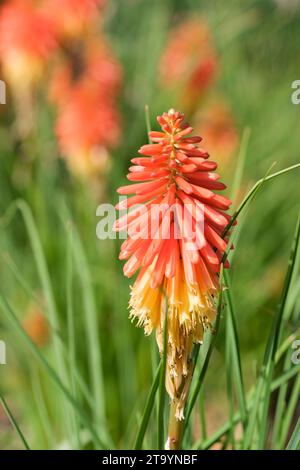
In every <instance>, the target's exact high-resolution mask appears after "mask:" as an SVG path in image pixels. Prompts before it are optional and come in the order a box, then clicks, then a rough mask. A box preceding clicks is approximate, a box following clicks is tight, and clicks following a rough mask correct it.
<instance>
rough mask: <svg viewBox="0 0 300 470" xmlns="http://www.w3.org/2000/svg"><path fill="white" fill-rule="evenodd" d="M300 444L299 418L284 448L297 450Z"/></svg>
mask: <svg viewBox="0 0 300 470" xmlns="http://www.w3.org/2000/svg"><path fill="white" fill-rule="evenodd" d="M299 446H300V418H299V419H298V421H297V424H296V426H295V429H294V431H293V434H292V435H291V438H290V440H289V443H288V445H287V447H286V450H297V449H299Z"/></svg>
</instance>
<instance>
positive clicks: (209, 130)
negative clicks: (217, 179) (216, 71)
mask: <svg viewBox="0 0 300 470" xmlns="http://www.w3.org/2000/svg"><path fill="white" fill-rule="evenodd" d="M193 121H194V122H193V124H194V127H195V130H196V131H197V132H199V133H201V135H205V145H206V147H207V148H208V149H209V152H210V154H211V155H213V156H214V158H215V159H216V160H217V161H218V163H219V164H220V165H223V164H224V165H225V164H227V163H228V162H229V160H230V159H231V158H232V157H233V155H234V152H235V151H236V149H237V147H238V144H239V137H238V131H237V129H236V126H235V122H234V118H233V116H232V113H231V111H230V108H229V106H228V105H227V104H226V103H225V102H224V101H217V102H213V103H210V104H209V105H207V106H205V107H204V108H202V109H201V110H200V111H199V112H198V113H197V114H196V116H195V118H194V120H193Z"/></svg>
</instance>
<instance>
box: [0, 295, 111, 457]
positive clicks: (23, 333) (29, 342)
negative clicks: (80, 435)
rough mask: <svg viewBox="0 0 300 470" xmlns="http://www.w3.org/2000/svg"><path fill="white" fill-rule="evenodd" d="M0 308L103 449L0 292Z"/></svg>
mask: <svg viewBox="0 0 300 470" xmlns="http://www.w3.org/2000/svg"><path fill="white" fill-rule="evenodd" d="M0 306H1V308H2V310H3V312H4V314H5V315H6V316H7V318H8V319H9V320H11V322H12V324H13V325H14V326H15V327H16V331H17V332H18V333H19V334H20V336H21V337H22V338H23V339H24V341H25V342H26V344H27V345H28V347H29V348H30V350H31V352H32V353H33V354H34V356H35V358H36V359H37V360H38V361H39V363H40V364H41V365H42V366H43V367H44V368H45V370H46V371H47V373H48V376H49V377H50V378H51V379H52V380H53V382H54V383H55V384H56V385H57V386H58V388H59V389H60V390H61V391H62V392H63V394H64V396H65V398H66V399H67V400H68V402H69V403H70V404H71V405H72V407H73V408H74V410H75V411H76V412H77V413H78V415H79V416H80V418H81V421H82V423H83V424H84V425H85V426H86V428H87V429H88V430H89V431H90V433H91V435H92V436H93V438H94V441H95V443H96V445H98V446H99V448H102V449H104V448H105V444H104V443H103V442H102V441H101V440H100V439H99V437H98V434H97V432H96V430H95V428H94V426H93V425H92V423H91V420H90V418H89V417H88V416H87V415H86V414H85V412H84V410H83V409H82V408H81V406H80V404H79V403H78V402H77V401H76V400H75V398H74V397H73V396H72V394H71V393H70V392H69V390H68V389H67V388H66V386H65V385H64V384H63V382H62V381H61V379H60V377H59V376H58V374H57V373H56V372H55V370H54V369H53V368H52V367H51V365H50V364H49V363H48V361H47V360H46V359H45V358H44V356H43V355H42V354H41V352H40V350H39V348H38V347H37V346H36V345H35V343H34V342H33V341H32V340H31V338H30V337H29V336H28V335H27V333H26V331H25V330H24V328H23V327H22V326H21V325H20V322H19V320H18V317H17V315H16V314H15V312H14V310H13V309H12V307H11V306H10V305H9V303H8V302H7V300H6V298H5V297H4V295H3V294H2V293H1V292H0Z"/></svg>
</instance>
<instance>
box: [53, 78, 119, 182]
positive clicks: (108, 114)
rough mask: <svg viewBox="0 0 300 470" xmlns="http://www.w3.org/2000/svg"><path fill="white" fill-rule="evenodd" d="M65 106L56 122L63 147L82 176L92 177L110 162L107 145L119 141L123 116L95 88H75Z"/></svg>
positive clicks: (68, 159) (76, 170)
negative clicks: (120, 116)
mask: <svg viewBox="0 0 300 470" xmlns="http://www.w3.org/2000/svg"><path fill="white" fill-rule="evenodd" d="M68 96H69V100H68V102H66V103H64V105H63V106H62V107H61V109H60V111H59V115H58V119H57V123H56V133H57V138H58V142H59V146H60V149H61V152H62V154H63V156H64V157H65V158H66V159H67V162H68V165H69V167H70V168H71V170H73V171H74V172H75V173H76V174H77V175H78V176H90V175H92V174H94V173H97V172H99V171H103V170H104V169H105V167H106V165H107V160H108V153H107V147H113V146H115V145H116V143H117V142H118V140H119V133H120V131H119V129H120V127H119V116H118V112H117V110H116V108H115V106H114V105H113V103H112V102H111V101H110V100H107V99H105V97H104V96H103V94H102V93H101V91H99V90H98V89H97V88H95V87H87V86H81V87H75V88H74V89H73V90H71V91H70V92H69V95H68Z"/></svg>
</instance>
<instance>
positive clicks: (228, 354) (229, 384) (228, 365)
mask: <svg viewBox="0 0 300 470" xmlns="http://www.w3.org/2000/svg"><path fill="white" fill-rule="evenodd" d="M225 318H226V321H225V369H226V389H227V398H228V401H229V422H230V427H229V431H228V441H227V443H226V445H227V444H228V443H231V446H232V449H233V450H234V449H235V435H234V431H235V428H234V420H233V417H234V390H233V380H232V375H233V374H232V346H231V338H230V333H229V329H230V319H229V315H226V317H225Z"/></svg>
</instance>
